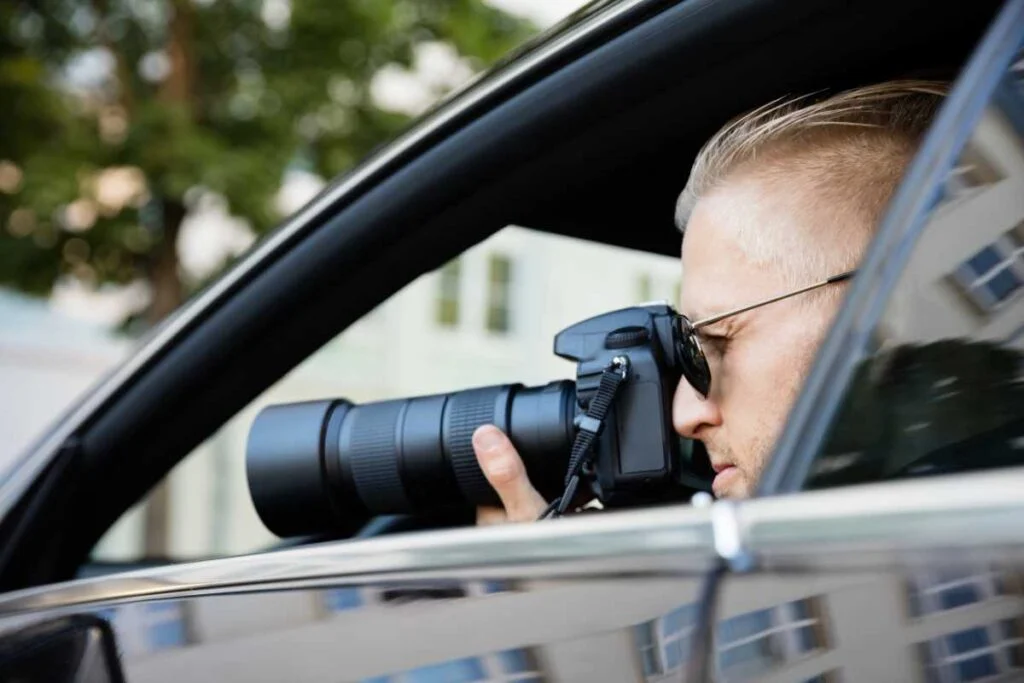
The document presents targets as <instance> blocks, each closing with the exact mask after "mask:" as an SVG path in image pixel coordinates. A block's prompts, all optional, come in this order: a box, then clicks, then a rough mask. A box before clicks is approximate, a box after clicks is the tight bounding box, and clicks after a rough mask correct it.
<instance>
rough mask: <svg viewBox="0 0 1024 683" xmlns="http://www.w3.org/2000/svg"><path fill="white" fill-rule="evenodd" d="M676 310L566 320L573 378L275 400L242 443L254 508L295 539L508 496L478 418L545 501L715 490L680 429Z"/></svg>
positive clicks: (611, 503) (563, 349) (649, 497)
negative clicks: (482, 460)
mask: <svg viewBox="0 0 1024 683" xmlns="http://www.w3.org/2000/svg"><path fill="white" fill-rule="evenodd" d="M678 320H679V316H678V314H676V312H675V311H674V310H673V309H672V308H671V307H670V306H668V305H667V304H662V303H658V304H648V305H641V306H634V307H630V308H624V309H620V310H617V311H611V312H608V313H604V314H601V315H598V316H595V317H593V318H589V319H587V320H584V321H581V322H578V323H576V324H575V325H572V326H570V327H568V328H566V329H564V330H562V331H561V332H559V333H558V334H557V335H555V339H554V352H555V354H556V355H558V356H560V357H562V358H566V359H568V360H571V361H574V362H575V363H576V381H575V382H573V381H570V380H561V381H554V382H551V383H549V384H547V385H544V386H538V387H526V386H523V385H521V384H503V385H496V386H488V387H479V388H474V389H467V390H464V391H456V392H452V393H449V394H439V395H433V396H418V397H414V398H400V399H393V400H387V401H379V402H374V403H365V404H359V405H357V404H353V403H351V402H349V401H346V400H344V399H329V400H319V401H308V402H302V403H289V404H281V405H273V406H268V407H266V408H264V409H263V410H262V411H261V412H260V413H259V415H257V417H256V419H255V420H254V422H253V425H252V427H251V428H250V430H249V439H248V444H247V449H246V474H247V478H248V481H249V491H250V494H251V495H252V500H253V503H254V505H255V507H256V511H257V512H258V514H259V516H260V518H261V519H262V520H263V523H264V524H265V525H266V526H267V528H268V529H270V530H271V531H272V532H274V533H275V534H277V535H278V536H282V537H288V536H296V535H304V534H312V533H317V532H329V531H330V530H332V529H337V528H342V527H344V526H345V522H346V520H349V519H352V518H359V519H365V518H366V517H367V516H372V515H381V514H402V513H412V514H424V513H428V512H430V511H436V510H437V509H439V508H445V507H451V506H456V507H458V506H461V507H475V506H481V505H495V506H496V505H500V502H499V500H498V497H497V495H496V494H495V492H494V490H493V489H492V488H491V486H490V485H489V484H488V482H487V480H486V478H485V477H484V475H483V472H482V471H481V470H480V467H479V466H478V465H477V461H476V456H475V454H474V451H473V445H472V435H473V432H474V431H475V430H476V428H477V427H479V426H480V425H483V424H494V425H496V426H497V427H498V428H500V429H502V430H503V431H504V432H505V433H506V434H508V436H509V438H510V439H511V440H512V443H513V444H514V445H515V447H516V450H517V451H518V452H519V454H520V456H521V457H522V459H523V462H524V464H525V466H526V471H527V474H528V475H529V478H530V481H531V482H532V483H533V485H534V486H535V487H536V488H537V490H538V491H539V492H540V493H541V494H542V495H543V496H544V497H545V499H546V500H554V499H558V498H559V496H561V495H562V494H563V493H566V494H567V495H572V491H573V490H575V483H579V485H580V486H581V489H580V490H579V491H578V492H577V493H578V494H579V495H581V496H585V497H586V496H588V495H589V497H591V498H595V497H596V498H597V499H598V500H600V501H601V503H602V505H603V506H604V507H624V506H631V505H642V504H652V503H658V502H668V501H678V500H687V499H688V498H689V497H690V496H691V495H692V494H693V493H694V492H696V491H698V490H704V491H708V490H710V480H711V478H712V477H713V473H712V471H711V468H710V464H709V463H708V462H707V456H706V454H705V453H703V450H702V448H701V447H700V444H699V442H693V441H690V440H688V439H683V438H681V437H679V436H678V435H677V434H676V433H675V431H674V430H673V428H672V417H671V410H672V396H673V393H674V392H675V388H676V385H677V383H678V382H679V378H680V376H681V374H682V371H681V368H682V363H684V362H685V358H681V357H680V353H681V352H680V348H681V345H680V344H679V338H678V335H679V334H680V331H679V327H678ZM574 476H575V479H576V482H574V485H573V487H572V488H571V489H568V490H567V482H568V481H569V479H570V478H572V477H574ZM563 507H564V506H563Z"/></svg>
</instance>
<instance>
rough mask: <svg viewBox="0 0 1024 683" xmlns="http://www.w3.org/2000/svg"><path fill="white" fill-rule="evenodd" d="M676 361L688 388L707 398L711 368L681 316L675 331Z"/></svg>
mask: <svg viewBox="0 0 1024 683" xmlns="http://www.w3.org/2000/svg"><path fill="white" fill-rule="evenodd" d="M676 361H677V362H678V363H679V367H680V369H681V370H682V371H683V377H685V378H686V381H687V382H689V383H690V386H692V387H693V388H694V389H696V390H697V393H699V394H700V395H701V396H703V397H704V398H707V396H708V392H709V391H711V368H709V367H708V360H707V358H706V357H705V356H704V350H703V349H701V347H700V341H699V340H698V339H697V335H696V334H694V331H693V328H692V327H691V326H690V321H689V320H687V319H686V318H685V317H683V316H680V317H679V325H678V327H677V329H676Z"/></svg>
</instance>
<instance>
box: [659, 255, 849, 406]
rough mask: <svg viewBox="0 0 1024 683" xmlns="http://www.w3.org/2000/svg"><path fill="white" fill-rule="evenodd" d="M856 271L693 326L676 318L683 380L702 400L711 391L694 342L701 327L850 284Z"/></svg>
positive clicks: (681, 317)
mask: <svg viewBox="0 0 1024 683" xmlns="http://www.w3.org/2000/svg"><path fill="white" fill-rule="evenodd" d="M856 272H857V271H856V270H850V271H847V272H845V273H840V274H839V275H833V276H832V277H830V278H828V279H827V280H822V281H821V282H816V283H814V284H813V285H808V286H807V287H802V288H800V289H797V290H794V291H792V292H787V293H785V294H780V295H779V296H773V297H772V298H770V299H765V300H764V301H758V302H757V303H755V304H750V305H747V306H743V307H741V308H736V309H733V310H731V311H726V312H725V313H719V314H717V315H713V316H710V317H707V318H701V319H700V320H698V321H696V322H692V321H691V320H690V319H689V318H687V317H686V316H685V315H677V316H676V321H675V332H676V334H675V337H676V362H677V363H678V364H679V367H680V368H681V369H682V371H683V377H685V378H686V381H687V382H689V383H690V386H692V387H693V388H694V389H695V390H696V391H697V393H699V394H700V395H701V396H703V397H704V398H707V397H708V392H710V391H711V368H710V367H708V359H707V356H705V355H704V349H702V348H701V345H700V339H698V338H697V332H698V330H700V329H701V328H703V327H707V326H708V325H713V324H714V323H717V322H718V321H720V320H725V319H726V318H731V317H732V316H734V315H739V314H740V313H746V312H747V311H752V310H754V309H755V308H760V307H761V306H767V305H768V304H773V303H775V302H776V301H782V300H783V299H788V298H790V297H792V296H796V295H797V294H803V293H804V292H810V291H811V290H814V289H818V288H819V287H824V286H826V285H831V284H835V283H837V282H843V281H845V280H849V279H850V278H852V277H853V276H854V275H855V274H856Z"/></svg>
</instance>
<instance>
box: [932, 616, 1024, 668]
mask: <svg viewBox="0 0 1024 683" xmlns="http://www.w3.org/2000/svg"><path fill="white" fill-rule="evenodd" d="M1022 649H1024V638H1022V637H1021V631H1020V625H1019V624H1018V623H1017V622H1016V621H1015V620H1012V619H1005V620H1003V621H999V622H996V623H993V624H987V625H983V626H975V627H972V628H968V629H965V630H963V631H957V632H955V633H950V634H947V635H944V636H942V637H940V638H935V639H933V640H929V641H927V642H924V643H921V644H920V645H918V653H919V656H920V657H921V660H922V664H923V665H924V670H925V676H926V680H927V681H928V682H929V683H932V682H934V683H952V682H954V681H956V682H959V681H978V680H987V679H989V678H992V677H995V676H1001V675H1003V674H1008V673H1011V672H1018V673H1019V672H1020V671H1021V669H1022V664H1024V656H1022Z"/></svg>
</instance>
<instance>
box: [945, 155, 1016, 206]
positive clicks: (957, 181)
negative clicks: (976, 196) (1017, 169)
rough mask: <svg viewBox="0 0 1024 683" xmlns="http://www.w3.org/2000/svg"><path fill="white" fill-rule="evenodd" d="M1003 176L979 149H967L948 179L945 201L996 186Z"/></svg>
mask: <svg viewBox="0 0 1024 683" xmlns="http://www.w3.org/2000/svg"><path fill="white" fill-rule="evenodd" d="M1003 177H1004V176H1003V174H1002V173H1001V172H1000V171H999V169H998V168H997V167H996V166H995V164H993V163H992V162H991V161H989V160H988V159H986V158H985V156H984V155H983V154H981V153H980V152H979V151H978V150H977V149H974V148H972V147H967V148H966V149H965V150H964V152H963V154H961V155H960V159H959V161H958V162H957V164H956V166H954V167H953V169H952V170H951V171H950V172H949V176H948V177H947V178H946V185H945V188H944V190H945V199H946V200H957V199H960V198H963V197H965V196H967V195H969V194H972V193H973V192H974V191H976V190H978V189H980V188H983V187H987V186H989V185H994V184H995V183H997V182H999V181H1000V180H1002V179H1003Z"/></svg>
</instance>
